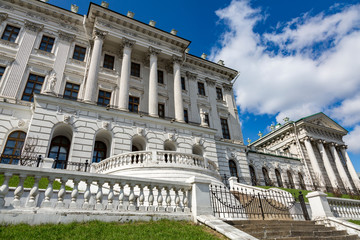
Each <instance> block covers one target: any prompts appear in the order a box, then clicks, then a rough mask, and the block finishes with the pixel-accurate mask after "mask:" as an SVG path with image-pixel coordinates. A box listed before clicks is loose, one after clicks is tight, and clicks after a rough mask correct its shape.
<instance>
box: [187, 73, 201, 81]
mask: <svg viewBox="0 0 360 240" xmlns="http://www.w3.org/2000/svg"><path fill="white" fill-rule="evenodd" d="M197 76H198V75H197V74H196V73H192V72H189V71H186V77H187V78H188V79H189V80H196V78H197Z"/></svg>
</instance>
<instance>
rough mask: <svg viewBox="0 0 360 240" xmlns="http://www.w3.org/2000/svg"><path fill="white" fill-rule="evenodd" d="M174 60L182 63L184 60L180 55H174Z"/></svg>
mask: <svg viewBox="0 0 360 240" xmlns="http://www.w3.org/2000/svg"><path fill="white" fill-rule="evenodd" d="M172 61H173V63H178V64H181V63H182V61H183V60H182V58H181V57H179V56H176V55H172Z"/></svg>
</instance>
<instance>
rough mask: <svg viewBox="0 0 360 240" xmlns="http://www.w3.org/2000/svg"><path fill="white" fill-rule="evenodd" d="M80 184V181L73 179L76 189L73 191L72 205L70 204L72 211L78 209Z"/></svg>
mask: <svg viewBox="0 0 360 240" xmlns="http://www.w3.org/2000/svg"><path fill="white" fill-rule="evenodd" d="M79 182H80V180H79V179H73V183H74V188H73V190H72V191H71V203H70V206H69V208H70V209H77V208H78V206H77V203H76V201H77V198H78V195H79Z"/></svg>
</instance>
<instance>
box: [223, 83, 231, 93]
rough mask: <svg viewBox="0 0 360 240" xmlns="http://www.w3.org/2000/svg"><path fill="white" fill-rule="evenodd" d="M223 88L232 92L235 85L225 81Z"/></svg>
mask: <svg viewBox="0 0 360 240" xmlns="http://www.w3.org/2000/svg"><path fill="white" fill-rule="evenodd" d="M223 88H224V90H225V91H228V92H230V91H231V90H232V89H233V86H232V85H231V84H226V83H223Z"/></svg>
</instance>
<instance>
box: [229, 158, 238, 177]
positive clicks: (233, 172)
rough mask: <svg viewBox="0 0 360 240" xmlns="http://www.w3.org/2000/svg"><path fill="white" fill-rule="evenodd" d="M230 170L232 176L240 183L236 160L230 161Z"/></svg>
mask: <svg viewBox="0 0 360 240" xmlns="http://www.w3.org/2000/svg"><path fill="white" fill-rule="evenodd" d="M229 170H230V176H231V177H236V178H237V180H238V181H239V176H238V172H237V167H236V163H235V162H234V160H229Z"/></svg>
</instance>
